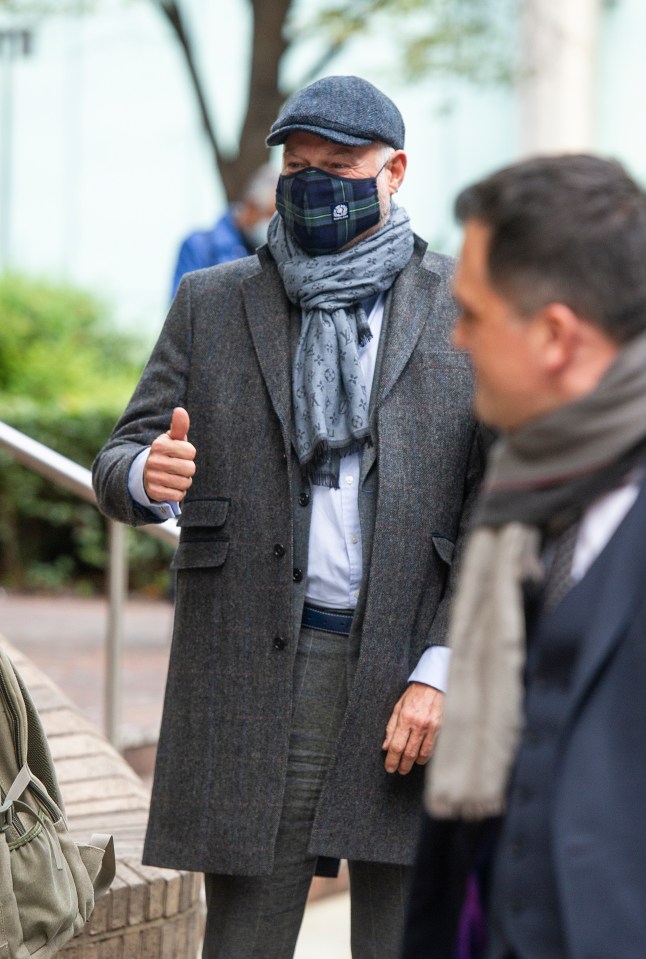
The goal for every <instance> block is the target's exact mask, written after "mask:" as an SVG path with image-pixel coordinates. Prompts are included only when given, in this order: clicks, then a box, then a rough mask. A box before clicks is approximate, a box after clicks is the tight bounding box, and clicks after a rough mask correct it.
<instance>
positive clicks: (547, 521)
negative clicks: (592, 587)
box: [426, 334, 646, 819]
mask: <svg viewBox="0 0 646 959" xmlns="http://www.w3.org/2000/svg"><path fill="white" fill-rule="evenodd" d="M644 460H646V334H642V335H640V336H639V337H636V338H635V339H633V340H631V341H630V342H629V343H628V344H627V345H626V346H625V348H623V349H622V350H621V351H620V352H619V353H618V354H617V357H616V359H615V361H614V362H613V364H612V365H611V367H610V368H609V369H608V370H607V372H606V374H605V375H604V377H603V378H602V380H601V381H600V383H599V384H598V386H597V387H596V389H595V390H593V391H592V392H591V393H589V394H588V395H587V396H585V397H583V398H582V399H579V400H577V401H576V402H574V403H571V404H568V405H567V406H564V407H562V408H561V409H560V410H557V411H555V412H553V413H550V414H548V415H547V416H544V417H542V418H540V419H538V420H535V421H533V422H531V423H529V424H527V425H526V426H523V427H521V428H519V429H517V430H515V431H513V433H509V434H508V435H507V436H505V437H504V438H503V439H501V440H500V441H498V443H497V444H496V445H495V446H494V448H493V450H492V454H491V457H490V463H489V466H488V468H487V473H486V476H485V481H484V484H483V490H482V495H481V499H480V503H479V507H478V510H477V515H476V516H475V518H474V521H473V528H472V532H471V533H470V535H469V539H468V542H467V544H466V547H465V553H464V559H463V563H462V569H461V573H460V576H459V580H458V587H457V593H456V597H455V600H454V604H453V609H452V615H451V622H450V625H449V640H448V642H449V646H451V648H452V655H451V665H450V670H449V678H448V687H447V697H446V709H445V718H444V726H443V729H442V731H441V733H440V735H439V737H438V742H437V746H436V748H435V753H434V757H433V761H432V763H431V765H430V767H429V771H428V775H427V786H426V805H427V808H428V810H429V812H431V813H432V814H433V815H435V816H439V817H443V818H465V819H480V818H483V817H485V816H493V815H498V814H500V813H501V812H502V811H503V810H504V807H505V793H506V788H507V783H508V780H509V774H510V771H511V767H512V763H513V761H514V757H515V754H516V748H517V745H518V740H519V736H520V734H521V730H522V722H523V720H522V700H523V672H524V666H525V616H524V600H523V588H524V584H525V583H527V582H530V581H534V582H536V581H540V580H541V578H542V564H541V562H540V550H541V543H542V540H543V537H544V535H545V534H546V533H547V534H548V535H549V534H552V533H557V532H558V531H560V530H561V529H563V528H565V527H566V526H567V525H569V523H571V522H572V521H574V520H575V519H576V518H578V516H580V514H581V512H582V510H583V509H585V507H586V506H587V505H588V504H589V503H591V502H592V501H593V500H594V499H595V498H596V497H597V496H599V495H601V494H602V493H603V492H606V491H608V490H610V489H612V488H613V487H614V486H616V485H619V483H621V481H622V479H623V478H624V477H625V476H626V474H627V473H628V472H629V470H630V469H631V468H632V467H634V466H635V465H636V464H637V463H641V462H643V461H644Z"/></svg>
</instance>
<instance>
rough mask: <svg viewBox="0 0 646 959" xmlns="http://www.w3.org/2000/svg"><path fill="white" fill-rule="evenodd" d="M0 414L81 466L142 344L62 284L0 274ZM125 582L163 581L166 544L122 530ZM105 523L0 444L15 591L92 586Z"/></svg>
mask: <svg viewBox="0 0 646 959" xmlns="http://www.w3.org/2000/svg"><path fill="white" fill-rule="evenodd" d="M0 329H1V331H2V333H1V335H0V420H4V422H6V423H8V424H9V425H10V426H13V427H14V428H15V429H17V430H20V431H21V432H23V433H25V434H26V435H27V436H30V437H32V438H33V439H36V440H38V441H39V442H41V443H44V444H45V445H46V446H49V447H50V448H51V449H54V450H56V451H57V452H59V453H62V454H63V455H64V456H67V457H69V458H70V459H72V460H74V461H75V462H77V463H80V464H81V465H82V466H86V467H89V466H90V465H91V463H92V460H93V459H94V457H95V455H96V453H97V452H98V450H99V449H100V448H101V446H102V445H103V443H104V442H105V440H106V438H107V437H108V435H109V433H110V431H111V429H112V427H113V425H114V423H115V421H116V419H117V417H118V416H119V414H120V413H121V411H122V409H123V407H124V405H125V403H126V402H127V400H128V397H129V396H130V393H131V392H132V389H133V387H134V385H135V383H136V381H137V378H138V376H139V373H140V370H141V366H142V364H143V361H144V358H145V352H146V348H145V346H144V344H143V343H142V341H141V340H139V339H138V338H137V337H135V336H130V335H125V334H123V333H115V332H114V331H113V330H111V329H110V317H109V312H108V310H107V308H106V307H105V305H104V304H102V303H101V302H99V301H98V300H96V299H95V298H93V297H92V296H90V295H89V294H87V293H85V292H83V291H79V290H75V289H73V288H70V287H68V286H61V285H56V284H52V283H47V282H43V281H31V280H29V279H27V278H25V277H20V276H6V277H4V278H0ZM128 539H129V552H130V586H131V588H132V589H134V590H138V591H145V592H149V593H152V594H159V593H165V592H167V591H168V588H169V573H168V561H169V556H170V547H168V546H166V545H164V544H163V543H160V542H159V541H157V540H153V539H151V538H150V537H149V536H146V535H145V534H142V533H140V534H134V533H131V534H130V535H129V538H128ZM105 562H106V528H105V521H104V520H103V518H102V517H101V516H100V514H99V513H98V511H97V510H96V508H95V507H94V506H92V505H91V504H89V503H85V502H84V501H82V500H80V499H79V498H78V497H76V496H74V495H73V494H71V493H67V492H66V491H64V490H61V489H60V488H58V487H56V486H55V485H54V484H52V483H51V481H49V480H46V479H44V478H42V477H40V476H39V475H38V474H36V473H33V472H32V471H31V470H29V469H27V468H25V467H23V466H20V465H19V464H17V463H15V462H13V461H12V460H11V458H10V457H9V456H8V454H6V453H4V452H2V451H0V582H2V583H3V585H5V586H7V587H9V588H12V589H19V590H48V591H51V590H74V591H75V592H78V593H82V594H90V593H94V592H99V591H102V590H103V588H104V585H105V574H104V568H105Z"/></svg>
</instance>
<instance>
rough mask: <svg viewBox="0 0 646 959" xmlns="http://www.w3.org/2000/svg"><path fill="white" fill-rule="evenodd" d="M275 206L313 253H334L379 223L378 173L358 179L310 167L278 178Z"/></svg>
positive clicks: (303, 243) (301, 243)
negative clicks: (375, 175) (374, 175)
mask: <svg viewBox="0 0 646 959" xmlns="http://www.w3.org/2000/svg"><path fill="white" fill-rule="evenodd" d="M380 172H381V171H380ZM378 175H379V174H377V176H378ZM276 209H277V210H278V212H279V213H280V215H281V217H282V218H283V220H284V222H285V226H286V228H287V229H288V230H289V232H290V233H291V235H292V236H293V237H294V239H295V240H296V242H297V243H298V245H299V246H300V247H301V248H302V249H303V250H305V252H306V253H309V255H310V256H322V255H323V254H325V253H335V252H336V251H337V250H340V249H341V247H344V246H346V244H348V243H351V242H352V240H355V239H356V238H357V237H358V236H361V234H362V233H365V232H366V230H369V229H370V227H373V226H376V225H377V224H378V223H379V218H380V216H381V210H380V206H379V193H378V190H377V177H366V178H362V179H356V180H355V179H352V178H351V177H342V176H336V175H335V174H333V173H326V172H325V170H319V169H318V167H307V168H306V169H305V170H299V171H298V172H297V173H291V174H289V175H287V176H281V177H280V178H279V180H278V186H277V188H276Z"/></svg>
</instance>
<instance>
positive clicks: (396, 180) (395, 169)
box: [386, 150, 408, 196]
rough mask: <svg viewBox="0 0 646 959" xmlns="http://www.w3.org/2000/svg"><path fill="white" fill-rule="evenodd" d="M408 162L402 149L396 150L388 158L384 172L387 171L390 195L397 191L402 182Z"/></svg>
mask: <svg viewBox="0 0 646 959" xmlns="http://www.w3.org/2000/svg"><path fill="white" fill-rule="evenodd" d="M407 163H408V157H407V156H406V154H405V153H404V151H403V150H396V151H395V153H393V155H392V156H391V158H390V160H389V161H388V163H387V165H386V172H387V173H388V177H389V180H388V189H389V191H390V195H391V196H392V195H393V193H397V191H398V190H399V188H400V186H401V185H402V183H403V182H404V175H405V173H406V165H407Z"/></svg>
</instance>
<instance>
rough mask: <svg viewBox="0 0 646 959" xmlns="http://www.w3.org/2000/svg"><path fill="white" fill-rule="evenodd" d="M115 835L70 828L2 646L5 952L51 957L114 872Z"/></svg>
mask: <svg viewBox="0 0 646 959" xmlns="http://www.w3.org/2000/svg"><path fill="white" fill-rule="evenodd" d="M114 872H115V859H114V846H113V842H112V837H111V836H93V837H92V839H91V840H90V844H89V845H87V846H82V845H78V844H77V843H76V842H74V840H73V839H72V838H71V836H70V834H69V832H68V831H67V824H66V822H65V816H64V812H63V800H62V798H61V794H60V789H59V786H58V780H57V778H56V772H55V770H54V764H53V762H52V757H51V753H50V750H49V745H48V743H47V737H46V736H45V731H44V730H43V726H42V723H41V721H40V717H39V716H38V713H37V711H36V707H35V706H34V704H33V702H32V699H31V696H30V695H29V692H28V690H27V688H26V687H25V684H24V682H23V680H22V679H21V677H20V676H19V675H18V673H17V671H16V669H15V667H14V666H13V664H12V662H11V661H10V659H9V658H8V657H7V655H6V653H5V652H4V650H2V649H1V648H0V959H30V957H37V959H49V957H50V956H54V955H55V954H56V953H57V952H58V951H59V950H60V949H61V948H62V947H63V945H64V944H65V943H66V942H67V941H68V939H71V938H72V936H73V935H74V934H75V933H76V932H78V931H79V929H81V928H82V927H83V925H84V924H85V923H86V922H87V920H88V918H89V917H90V914H91V912H92V909H93V908H94V901H95V898H97V897H98V896H99V895H101V894H102V893H103V892H106V891H107V890H108V889H109V887H110V884H111V882H112V880H113V878H114Z"/></svg>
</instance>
